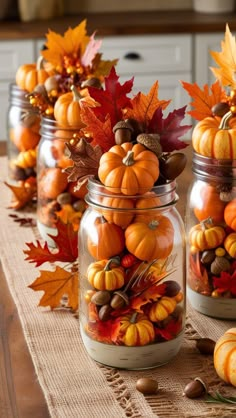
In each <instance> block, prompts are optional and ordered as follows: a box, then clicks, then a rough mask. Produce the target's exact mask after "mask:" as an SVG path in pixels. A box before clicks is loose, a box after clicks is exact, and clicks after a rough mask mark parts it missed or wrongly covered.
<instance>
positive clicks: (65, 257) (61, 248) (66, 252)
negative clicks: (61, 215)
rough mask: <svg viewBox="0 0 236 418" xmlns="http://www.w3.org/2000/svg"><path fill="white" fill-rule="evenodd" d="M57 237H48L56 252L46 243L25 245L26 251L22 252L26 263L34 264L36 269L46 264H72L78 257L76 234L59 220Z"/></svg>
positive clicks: (70, 227) (71, 226)
mask: <svg viewBox="0 0 236 418" xmlns="http://www.w3.org/2000/svg"><path fill="white" fill-rule="evenodd" d="M57 231H58V233H57V235H56V236H53V235H48V236H49V237H50V238H52V239H53V240H54V242H55V244H56V247H57V248H56V250H55V251H54V250H53V251H51V250H50V249H49V248H48V244H47V242H45V243H44V245H41V244H40V242H39V241H36V245H35V244H34V243H32V242H31V243H26V245H27V246H28V248H29V249H28V250H24V254H26V255H27V257H26V259H25V260H26V261H29V263H36V267H38V266H41V265H42V264H43V263H46V262H49V263H51V262H55V261H61V262H67V263H74V262H75V261H76V260H77V257H78V232H77V231H75V230H74V228H73V225H72V224H70V223H68V224H65V223H64V222H62V221H61V220H60V219H59V220H58V221H57Z"/></svg>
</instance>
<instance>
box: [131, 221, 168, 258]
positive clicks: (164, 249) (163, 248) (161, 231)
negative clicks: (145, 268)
mask: <svg viewBox="0 0 236 418" xmlns="http://www.w3.org/2000/svg"><path fill="white" fill-rule="evenodd" d="M173 242H174V227H173V225H172V223H171V221H170V220H169V218H167V217H166V216H162V215H160V216H159V217H155V219H153V220H151V221H150V220H148V222H147V223H145V222H133V223H132V224H130V225H129V226H128V227H127V228H126V230H125V244H126V248H127V250H128V251H129V252H130V253H131V254H134V255H135V256H136V257H137V258H139V259H140V260H144V261H151V260H154V259H155V258H158V259H161V258H166V257H168V256H169V255H170V253H171V251H172V248H173Z"/></svg>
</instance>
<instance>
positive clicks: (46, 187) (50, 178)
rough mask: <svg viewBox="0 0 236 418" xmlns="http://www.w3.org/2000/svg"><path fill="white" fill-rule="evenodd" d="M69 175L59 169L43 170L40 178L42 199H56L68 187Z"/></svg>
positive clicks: (39, 186) (39, 185)
mask: <svg viewBox="0 0 236 418" xmlns="http://www.w3.org/2000/svg"><path fill="white" fill-rule="evenodd" d="M67 184H68V181H67V174H66V173H63V172H62V170H61V169H60V168H58V167H51V168H46V169H45V170H42V171H41V172H40V174H39V177H38V194H39V197H40V198H42V199H45V198H46V199H56V198H57V196H58V195H59V194H60V193H62V192H64V191H65V189H66V187H67Z"/></svg>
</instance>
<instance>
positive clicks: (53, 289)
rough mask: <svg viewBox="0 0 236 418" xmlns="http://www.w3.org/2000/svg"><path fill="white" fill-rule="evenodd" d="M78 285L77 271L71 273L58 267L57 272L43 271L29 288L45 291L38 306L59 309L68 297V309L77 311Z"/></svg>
mask: <svg viewBox="0 0 236 418" xmlns="http://www.w3.org/2000/svg"><path fill="white" fill-rule="evenodd" d="M78 283H79V280H78V272H77V271H75V272H74V271H72V272H69V271H66V270H65V269H63V268H61V267H58V266H57V267H56V269H55V271H47V270H41V271H40V276H39V277H38V278H37V279H36V280H35V281H34V282H33V283H32V284H31V285H29V286H28V287H29V288H30V289H33V290H35V291H39V290H42V291H44V294H43V296H42V298H41V299H40V301H39V304H38V306H45V307H46V306H50V308H51V309H55V308H58V307H60V306H61V299H62V298H63V296H65V295H67V297H68V307H70V308H71V309H72V310H73V311H76V310H77V308H78V285H79V284H78Z"/></svg>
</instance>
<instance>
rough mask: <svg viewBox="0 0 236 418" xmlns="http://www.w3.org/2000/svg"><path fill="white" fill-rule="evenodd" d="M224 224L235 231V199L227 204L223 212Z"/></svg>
mask: <svg viewBox="0 0 236 418" xmlns="http://www.w3.org/2000/svg"><path fill="white" fill-rule="evenodd" d="M224 219H225V223H226V224H227V225H228V226H229V227H230V228H231V229H233V230H234V231H236V199H233V200H231V202H229V203H227V205H226V206H225V210H224Z"/></svg>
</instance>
